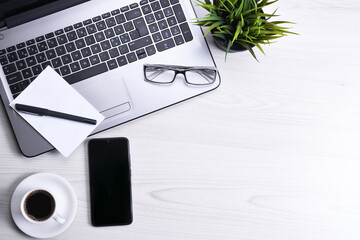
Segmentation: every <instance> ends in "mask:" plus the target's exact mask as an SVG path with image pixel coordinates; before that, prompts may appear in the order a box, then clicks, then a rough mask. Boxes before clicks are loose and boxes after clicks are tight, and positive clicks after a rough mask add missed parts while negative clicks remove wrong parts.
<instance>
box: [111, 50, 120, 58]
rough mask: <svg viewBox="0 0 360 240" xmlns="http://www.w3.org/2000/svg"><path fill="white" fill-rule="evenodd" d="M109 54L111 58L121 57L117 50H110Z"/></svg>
mask: <svg viewBox="0 0 360 240" xmlns="http://www.w3.org/2000/svg"><path fill="white" fill-rule="evenodd" d="M109 54H110V57H111V58H115V57H118V56H120V53H119V50H117V48H113V49H110V50H109Z"/></svg>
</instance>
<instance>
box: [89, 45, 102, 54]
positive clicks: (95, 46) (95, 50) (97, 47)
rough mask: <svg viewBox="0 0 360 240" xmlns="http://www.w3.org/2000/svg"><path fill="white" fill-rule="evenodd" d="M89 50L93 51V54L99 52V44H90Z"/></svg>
mask: <svg viewBox="0 0 360 240" xmlns="http://www.w3.org/2000/svg"><path fill="white" fill-rule="evenodd" d="M91 51H92V52H93V54H96V53H99V52H101V48H100V45H99V44H95V45H92V46H91Z"/></svg>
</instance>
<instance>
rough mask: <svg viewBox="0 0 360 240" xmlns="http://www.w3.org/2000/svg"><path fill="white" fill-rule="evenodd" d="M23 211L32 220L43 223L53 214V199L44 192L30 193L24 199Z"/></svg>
mask: <svg viewBox="0 0 360 240" xmlns="http://www.w3.org/2000/svg"><path fill="white" fill-rule="evenodd" d="M24 210H25V213H26V215H27V216H28V217H29V218H31V219H32V220H35V221H45V220H46V219H48V218H50V217H51V215H52V214H53V213H54V210H55V200H54V197H53V196H52V195H51V194H50V193H48V192H47V191H45V190H35V191H32V192H31V193H29V195H28V196H27V197H26V199H25V202H24Z"/></svg>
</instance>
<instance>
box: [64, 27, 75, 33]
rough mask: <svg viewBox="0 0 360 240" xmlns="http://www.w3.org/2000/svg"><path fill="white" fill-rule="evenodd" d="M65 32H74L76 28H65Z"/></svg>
mask: <svg viewBox="0 0 360 240" xmlns="http://www.w3.org/2000/svg"><path fill="white" fill-rule="evenodd" d="M64 30H65V32H70V31H72V30H74V27H73V26H68V27H66V28H64Z"/></svg>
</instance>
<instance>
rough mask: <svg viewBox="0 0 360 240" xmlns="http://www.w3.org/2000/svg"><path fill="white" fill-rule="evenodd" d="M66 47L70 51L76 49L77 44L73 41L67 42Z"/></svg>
mask: <svg viewBox="0 0 360 240" xmlns="http://www.w3.org/2000/svg"><path fill="white" fill-rule="evenodd" d="M65 48H66V51H67V52H68V53H70V52H73V51H75V50H76V46H75V44H74V43H73V42H69V43H67V44H66V45H65Z"/></svg>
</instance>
